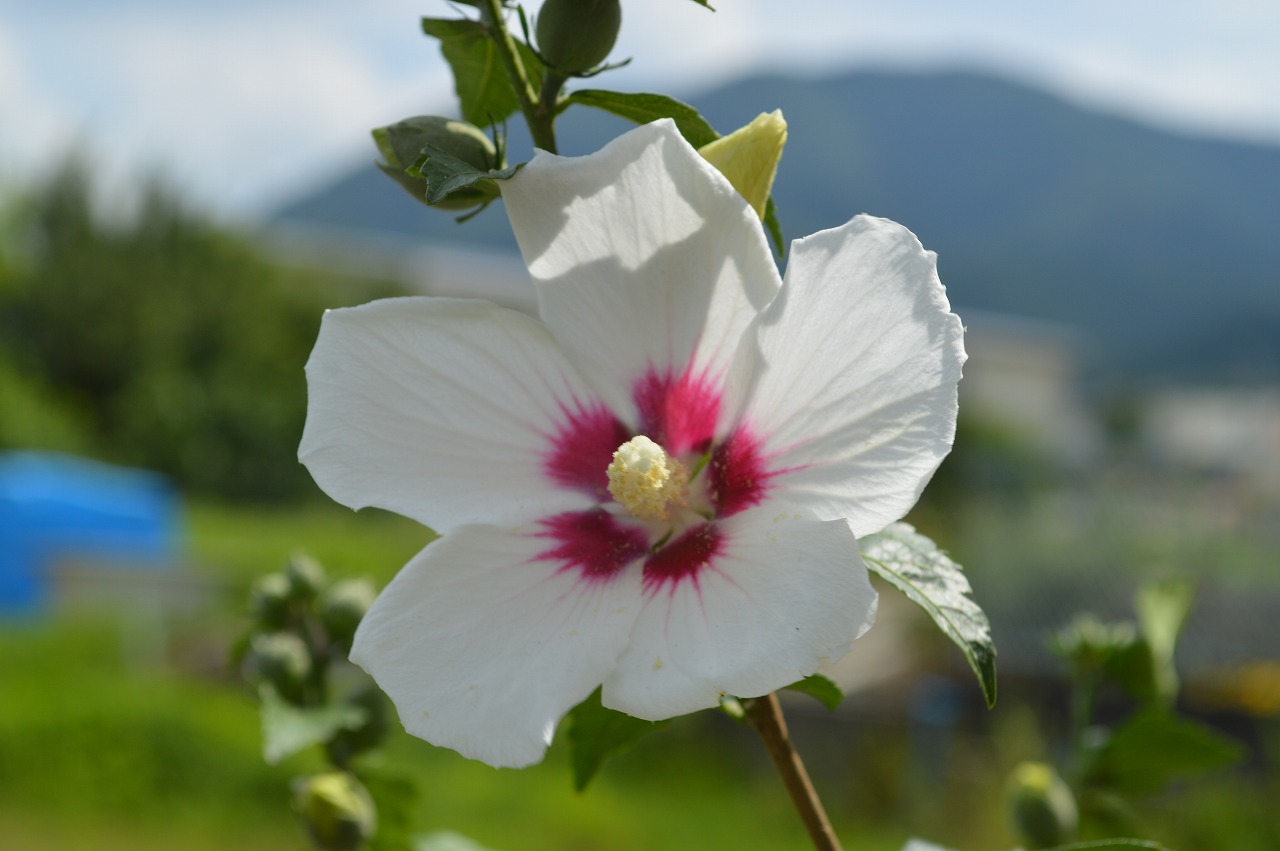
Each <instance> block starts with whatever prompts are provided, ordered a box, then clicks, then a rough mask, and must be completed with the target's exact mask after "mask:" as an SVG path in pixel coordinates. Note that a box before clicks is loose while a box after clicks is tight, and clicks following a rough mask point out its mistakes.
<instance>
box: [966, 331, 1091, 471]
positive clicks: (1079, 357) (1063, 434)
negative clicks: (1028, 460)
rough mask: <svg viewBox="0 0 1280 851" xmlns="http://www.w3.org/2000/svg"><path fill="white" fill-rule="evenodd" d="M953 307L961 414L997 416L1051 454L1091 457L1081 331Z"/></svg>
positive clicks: (992, 419) (1077, 459) (1076, 459)
mask: <svg viewBox="0 0 1280 851" xmlns="http://www.w3.org/2000/svg"><path fill="white" fill-rule="evenodd" d="M957 310H958V312H959V314H960V318H961V319H962V320H963V321H964V324H965V336H964V343H965V349H966V351H968V353H969V360H968V362H967V363H966V364H965V367H964V379H963V380H962V381H961V382H960V412H961V416H964V417H973V418H975V419H979V420H981V421H982V422H984V423H994V424H998V425H1000V426H1001V427H1002V428H1005V429H1008V430H1009V431H1011V432H1013V433H1014V434H1017V435H1018V436H1020V437H1022V438H1025V439H1026V441H1027V442H1028V443H1029V444H1030V445H1032V446H1034V447H1035V448H1037V449H1039V450H1041V451H1042V452H1045V453H1046V454H1048V455H1050V456H1051V457H1053V458H1055V459H1058V460H1062V461H1066V462H1069V463H1084V462H1087V461H1089V460H1091V458H1092V457H1093V456H1094V453H1095V452H1096V451H1097V450H1098V448H1099V445H1100V440H1101V436H1100V433H1099V430H1098V426H1097V423H1096V421H1095V420H1094V418H1093V417H1092V415H1091V414H1090V412H1089V409H1088V408H1087V406H1086V405H1085V403H1084V401H1083V400H1082V398H1081V396H1080V372H1081V369H1082V366H1083V360H1084V352H1085V350H1086V346H1085V339H1084V337H1083V335H1082V334H1081V333H1080V332H1079V331H1077V330H1075V329H1074V328H1072V327H1071V326H1068V325H1061V324H1056V323H1051V322H1044V321H1041V320H1035V319H1024V318H1021V317H1017V316H1011V315H1008V314H1002V313H988V312H984V311H975V310H966V309H963V308H958V309H957Z"/></svg>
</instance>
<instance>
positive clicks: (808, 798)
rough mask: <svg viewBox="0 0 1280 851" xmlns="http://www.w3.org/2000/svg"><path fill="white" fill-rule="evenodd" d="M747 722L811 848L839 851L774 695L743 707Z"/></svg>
mask: <svg viewBox="0 0 1280 851" xmlns="http://www.w3.org/2000/svg"><path fill="white" fill-rule="evenodd" d="M747 721H748V722H749V723H750V724H751V727H752V729H754V730H755V731H756V733H757V734H758V735H759V736H760V739H761V741H763V742H764V747H765V750H767V751H768V752H769V757H770V758H771V759H772V760H773V765H774V767H775V768H777V769H778V774H780V775H781V776H782V783H783V785H784V786H786V787H787V792H788V794H790V795H791V802H792V803H793V804H795V807H796V810H797V811H798V812H799V813H800V819H801V820H802V821H803V822H804V826H805V829H806V830H808V831H809V838H810V839H811V840H813V847H814V848H816V849H818V851H841V849H840V840H839V839H837V838H836V832H835V831H834V830H833V829H832V827H831V822H830V821H829V820H828V819H827V813H826V811H825V810H824V809H823V808H822V801H820V800H818V793H817V792H815V791H814V788H813V783H812V782H811V781H810V780H809V772H807V771H805V768H804V762H802V761H801V759H800V754H799V753H797V752H796V749H795V747H794V746H793V745H792V744H791V736H790V734H788V733H787V722H786V719H785V718H783V717H782V706H781V705H780V704H779V703H778V695H777V694H774V693H770V694H766V695H765V696H764V697H758V698H756V699H755V700H753V701H751V702H750V704H749V705H748V706H747Z"/></svg>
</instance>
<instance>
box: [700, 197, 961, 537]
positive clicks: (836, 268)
mask: <svg viewBox="0 0 1280 851" xmlns="http://www.w3.org/2000/svg"><path fill="white" fill-rule="evenodd" d="M756 332H757V333H756V337H755V340H754V341H751V340H750V339H749V338H748V340H746V341H744V345H743V348H742V350H741V352H740V353H739V357H738V362H737V363H735V365H734V373H733V376H732V379H731V381H730V383H729V387H728V388H727V389H726V400H725V404H726V406H727V407H729V408H730V409H731V410H732V409H736V410H738V411H740V412H741V415H740V419H739V423H740V425H741V427H742V428H745V429H747V430H748V432H749V433H750V434H751V435H753V436H757V437H758V438H759V439H760V440H761V441H762V446H761V452H762V453H763V456H764V457H765V458H767V466H768V468H769V471H770V472H771V476H770V478H769V485H768V487H769V489H770V490H769V499H771V500H781V501H782V502H785V503H787V504H790V505H793V506H796V507H799V508H801V509H803V510H805V511H807V512H812V513H813V514H815V515H816V516H817V517H820V518H822V519H834V518H837V517H844V518H847V519H848V520H849V524H850V526H851V527H852V529H853V532H854V534H855V535H857V536H859V537H861V536H863V535H866V534H870V533H872V532H877V531H879V530H880V529H883V528H884V527H885V526H886V525H888V524H889V523H891V522H893V521H894V520H897V519H899V518H900V517H902V516H903V515H904V514H905V513H906V512H907V511H908V510H909V509H910V508H911V506H912V505H914V504H915V501H916V499H917V498H918V497H919V495H920V491H921V490H922V489H923V488H924V486H925V483H926V482H928V480H929V477H930V476H932V475H933V471H934V470H935V469H937V467H938V464H939V463H941V461H942V459H943V458H944V457H945V456H946V454H947V453H948V452H949V451H950V450H951V443H952V440H953V438H954V437H955V423H956V385H957V383H958V382H959V380H960V370H961V365H962V364H963V363H964V360H965V351H964V340H963V336H964V329H963V328H962V326H961V324H960V319H959V317H957V316H956V315H955V314H953V313H951V307H950V305H949V304H948V302H947V296H946V291H945V290H944V289H943V287H942V283H941V282H940V281H939V280H938V274H937V269H936V258H935V256H934V254H933V253H932V252H927V251H925V250H924V248H923V247H921V245H920V242H919V240H917V239H916V237H915V235H914V234H912V233H911V232H910V231H908V230H907V229H906V228H904V227H902V226H901V225H898V224H896V223H894V222H891V221H888V220H887V219H876V218H872V217H870V216H858V217H857V218H855V219H853V220H852V221H850V222H849V223H848V224H846V225H844V226H843V227H839V228H834V229H832V230H826V231H822V232H820V233H817V234H814V235H813V236H810V237H807V238H805V239H801V240H797V241H796V242H795V243H794V244H793V246H792V249H791V258H790V260H789V261H788V265H787V274H786V279H785V283H784V284H783V288H782V291H781V292H780V293H779V294H778V297H777V299H775V300H774V302H773V303H772V304H771V305H769V307H768V309H767V310H766V311H764V312H763V313H762V314H761V315H760V318H759V320H758V321H757V325H756Z"/></svg>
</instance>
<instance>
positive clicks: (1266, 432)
mask: <svg viewBox="0 0 1280 851" xmlns="http://www.w3.org/2000/svg"><path fill="white" fill-rule="evenodd" d="M1143 432H1144V439H1145V442H1146V444H1147V447H1148V448H1149V449H1150V450H1151V451H1152V453H1153V454H1154V455H1156V456H1157V458H1158V459H1160V460H1162V461H1164V462H1165V463H1168V464H1170V465H1172V466H1175V467H1181V468H1188V469H1192V470H1198V471H1200V472H1204V473H1210V474H1223V475H1229V476H1234V477H1237V478H1239V479H1241V480H1243V481H1247V482H1249V483H1250V484H1251V485H1253V486H1254V487H1256V488H1257V489H1258V490H1260V491H1261V492H1262V493H1264V494H1266V495H1268V496H1270V497H1271V498H1273V499H1280V388H1277V387H1252V388H1243V387H1241V388H1232V387H1179V388H1169V389H1166V390H1162V391H1160V392H1157V393H1154V394H1153V395H1152V396H1151V397H1150V399H1149V401H1148V404H1147V408H1146V415H1145V417H1144V422H1143Z"/></svg>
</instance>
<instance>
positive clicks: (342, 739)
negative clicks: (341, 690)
mask: <svg viewBox="0 0 1280 851" xmlns="http://www.w3.org/2000/svg"><path fill="white" fill-rule="evenodd" d="M345 702H346V703H350V704H354V705H355V706H359V707H360V708H361V709H363V710H364V711H365V720H364V723H363V724H361V725H360V726H359V727H357V728H356V729H354V730H347V729H343V730H339V731H338V732H337V734H336V735H334V737H333V738H332V739H330V740H329V741H328V742H327V743H326V744H325V748H326V749H327V750H328V753H329V758H330V759H331V760H332V761H333V763H334V764H335V765H346V764H347V763H348V762H350V761H351V759H352V758H353V757H355V756H358V755H359V754H362V753H364V752H365V751H369V750H372V749H374V748H376V747H377V746H378V745H380V744H382V740H383V739H385V738H386V736H387V731H388V730H389V729H390V728H391V721H390V717H389V713H388V712H387V698H386V697H385V696H384V695H383V693H382V690H381V689H379V688H378V687H377V686H375V685H372V684H371V685H368V686H366V687H364V688H362V689H360V690H359V691H357V692H356V693H355V694H353V695H351V696H350V697H348V698H347V699H346V701H345Z"/></svg>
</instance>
